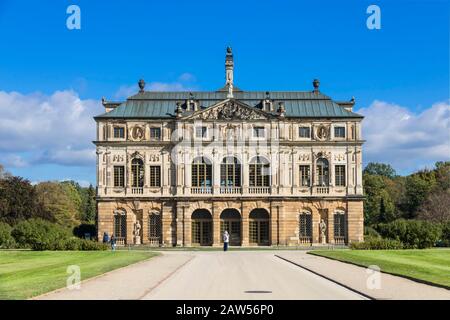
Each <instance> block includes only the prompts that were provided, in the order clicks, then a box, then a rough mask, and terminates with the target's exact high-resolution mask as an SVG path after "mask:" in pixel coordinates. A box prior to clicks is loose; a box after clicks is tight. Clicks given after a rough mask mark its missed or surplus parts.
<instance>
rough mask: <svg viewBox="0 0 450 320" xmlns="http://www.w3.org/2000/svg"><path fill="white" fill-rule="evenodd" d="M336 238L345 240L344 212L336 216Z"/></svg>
mask: <svg viewBox="0 0 450 320" xmlns="http://www.w3.org/2000/svg"><path fill="white" fill-rule="evenodd" d="M334 237H335V238H339V237H342V238H345V214H344V212H342V211H338V212H336V213H335V214H334Z"/></svg>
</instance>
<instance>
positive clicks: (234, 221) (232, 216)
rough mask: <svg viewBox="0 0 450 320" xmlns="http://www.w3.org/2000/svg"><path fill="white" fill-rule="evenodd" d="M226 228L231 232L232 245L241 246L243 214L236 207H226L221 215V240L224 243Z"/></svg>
mask: <svg viewBox="0 0 450 320" xmlns="http://www.w3.org/2000/svg"><path fill="white" fill-rule="evenodd" d="M225 230H227V231H228V233H229V234H230V243H229V245H230V246H240V245H241V243H242V242H241V241H242V237H241V214H240V213H239V211H237V210H236V209H225V210H223V211H222V213H221V215H220V241H221V242H222V243H223V233H224V232H225Z"/></svg>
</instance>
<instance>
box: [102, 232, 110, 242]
mask: <svg viewBox="0 0 450 320" xmlns="http://www.w3.org/2000/svg"><path fill="white" fill-rule="evenodd" d="M108 242H109V234H108V232H103V243H108Z"/></svg>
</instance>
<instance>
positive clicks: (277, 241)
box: [99, 200, 363, 246]
mask: <svg viewBox="0 0 450 320" xmlns="http://www.w3.org/2000/svg"><path fill="white" fill-rule="evenodd" d="M99 212H101V213H102V212H104V213H106V212H113V214H112V215H111V214H108V215H107V214H105V215H104V216H103V217H100V218H101V221H102V222H101V225H99V227H100V228H99V229H100V230H105V231H107V232H108V233H109V234H115V236H116V238H117V241H118V244H119V245H120V244H135V243H136V242H135V239H136V236H139V239H140V240H141V243H143V244H147V245H153V246H221V245H222V243H223V239H222V235H223V232H224V231H225V230H227V231H228V233H229V234H230V245H231V246H277V245H279V246H298V245H311V244H316V243H317V244H319V243H326V244H347V243H349V242H352V241H361V240H362V239H361V238H360V235H361V234H363V231H362V230H359V229H358V228H360V227H359V226H362V219H363V217H362V214H361V212H362V202H361V201H351V200H346V201H342V200H328V201H324V200H321V201H320V200H317V201H311V200H306V201H299V200H292V201H289V200H282V201H273V200H267V201H263V200H255V201H237V200H234V201H208V200H198V201H178V202H174V201H129V202H127V201H124V202H122V203H120V204H118V203H117V202H115V201H114V202H113V201H111V202H100V203H99ZM322 220H323V221H324V222H325V225H326V229H325V230H324V233H322V230H321V229H320V222H321V221H322ZM138 221H139V225H140V226H141V228H140V229H136V222H138ZM108 226H111V227H108ZM109 228H110V229H111V230H109ZM136 232H139V234H136ZM322 238H323V239H322Z"/></svg>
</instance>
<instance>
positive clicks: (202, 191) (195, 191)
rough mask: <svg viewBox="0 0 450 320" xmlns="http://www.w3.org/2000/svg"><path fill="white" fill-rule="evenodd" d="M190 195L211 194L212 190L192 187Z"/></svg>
mask: <svg viewBox="0 0 450 320" xmlns="http://www.w3.org/2000/svg"><path fill="white" fill-rule="evenodd" d="M191 193H192V194H211V193H212V188H211V187H192V188H191Z"/></svg>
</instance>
